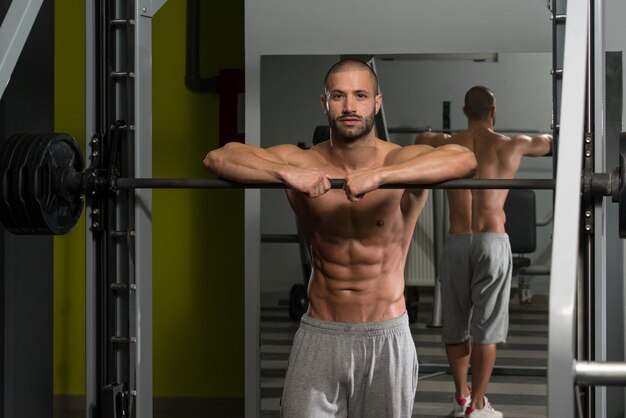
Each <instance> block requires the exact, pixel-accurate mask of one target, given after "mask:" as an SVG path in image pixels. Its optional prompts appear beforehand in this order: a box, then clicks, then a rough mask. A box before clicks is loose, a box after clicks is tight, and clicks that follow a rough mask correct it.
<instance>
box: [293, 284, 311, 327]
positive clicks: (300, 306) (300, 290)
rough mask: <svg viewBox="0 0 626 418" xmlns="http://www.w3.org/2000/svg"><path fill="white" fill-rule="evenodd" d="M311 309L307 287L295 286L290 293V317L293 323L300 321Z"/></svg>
mask: <svg viewBox="0 0 626 418" xmlns="http://www.w3.org/2000/svg"><path fill="white" fill-rule="evenodd" d="M308 308H309V298H308V295H307V292H306V287H304V285H302V284H294V285H293V286H292V287H291V291H290V292H289V317H290V318H291V320H292V321H299V320H300V318H301V317H302V315H304V313H305V312H306V310H307V309H308Z"/></svg>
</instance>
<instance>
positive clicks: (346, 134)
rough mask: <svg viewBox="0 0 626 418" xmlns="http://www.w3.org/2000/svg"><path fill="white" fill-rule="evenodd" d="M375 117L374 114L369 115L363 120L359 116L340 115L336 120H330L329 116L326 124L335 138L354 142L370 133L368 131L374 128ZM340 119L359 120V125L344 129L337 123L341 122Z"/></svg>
mask: <svg viewBox="0 0 626 418" xmlns="http://www.w3.org/2000/svg"><path fill="white" fill-rule="evenodd" d="M375 116H376V114H375V113H371V114H370V115H368V116H366V117H364V118H363V117H360V116H356V115H341V116H339V117H338V118H336V119H331V118H330V116H329V117H328V124H329V125H330V127H331V129H332V131H333V133H334V134H335V135H336V136H338V137H341V138H343V139H349V140H355V139H359V138H361V137H363V136H365V135H367V134H369V133H370V131H371V130H372V128H373V127H374V118H375ZM342 118H359V119H360V121H361V123H360V124H359V125H357V126H354V127H352V128H348V129H346V128H345V127H343V126H342V125H341V124H339V123H338V122H339V120H341V119H342Z"/></svg>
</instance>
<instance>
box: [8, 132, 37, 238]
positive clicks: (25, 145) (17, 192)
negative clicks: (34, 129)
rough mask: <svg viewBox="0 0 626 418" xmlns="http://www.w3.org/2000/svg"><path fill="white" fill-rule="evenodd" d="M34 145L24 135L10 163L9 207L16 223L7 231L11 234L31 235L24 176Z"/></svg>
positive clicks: (31, 140)
mask: <svg viewBox="0 0 626 418" xmlns="http://www.w3.org/2000/svg"><path fill="white" fill-rule="evenodd" d="M34 145H36V143H35V141H34V138H33V137H32V136H30V135H25V136H24V137H22V138H21V140H20V141H19V143H18V144H17V145H16V148H15V154H14V156H13V159H12V161H11V171H12V174H11V176H10V177H9V178H10V181H11V183H10V185H9V193H10V195H9V197H10V203H11V207H12V209H13V216H14V218H15V221H16V228H15V229H9V230H10V231H11V232H13V233H16V234H20V233H26V234H28V233H32V232H33V224H32V221H31V219H30V215H29V213H28V207H27V203H26V199H27V196H26V194H27V190H26V175H27V170H26V169H25V167H26V160H27V158H28V153H29V152H30V150H31V148H32V147H33V146H34Z"/></svg>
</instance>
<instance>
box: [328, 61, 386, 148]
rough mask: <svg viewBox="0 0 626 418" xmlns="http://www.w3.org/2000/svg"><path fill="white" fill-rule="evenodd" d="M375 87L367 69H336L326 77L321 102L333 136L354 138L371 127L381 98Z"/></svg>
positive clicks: (367, 131)
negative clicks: (326, 86) (324, 92)
mask: <svg viewBox="0 0 626 418" xmlns="http://www.w3.org/2000/svg"><path fill="white" fill-rule="evenodd" d="M374 88H375V86H374V80H373V78H372V75H371V74H370V73H369V72H368V71H367V70H350V71H339V72H336V73H334V74H332V75H331V76H330V77H329V79H328V91H327V92H326V94H325V95H323V96H322V105H323V106H324V112H325V113H326V116H327V117H328V124H329V125H330V127H331V129H332V131H333V134H334V135H335V136H337V137H341V138H344V139H349V140H355V139H358V138H361V137H363V136H365V135H367V134H369V133H370V132H371V131H372V128H373V127H374V117H375V115H376V113H378V110H379V109H380V102H381V96H380V95H379V94H376V91H375V90H374Z"/></svg>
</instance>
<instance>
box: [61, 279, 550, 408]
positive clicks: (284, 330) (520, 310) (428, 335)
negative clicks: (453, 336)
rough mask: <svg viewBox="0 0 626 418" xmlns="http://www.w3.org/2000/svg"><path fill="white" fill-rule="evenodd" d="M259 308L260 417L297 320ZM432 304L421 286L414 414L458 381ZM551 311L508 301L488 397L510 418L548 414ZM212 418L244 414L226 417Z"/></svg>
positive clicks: (538, 303) (277, 306)
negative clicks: (433, 323) (504, 337)
mask: <svg viewBox="0 0 626 418" xmlns="http://www.w3.org/2000/svg"><path fill="white" fill-rule="evenodd" d="M262 305H263V307H262V313H261V417H262V418H278V417H279V410H278V408H279V400H280V396H281V393H282V387H283V382H284V374H285V369H286V366H287V358H288V356H289V350H290V349H291V341H292V338H293V334H294V333H295V331H296V329H297V327H298V324H297V323H295V322H292V321H291V320H290V319H289V314H288V312H287V302H286V300H285V299H284V298H281V297H264V298H263V302H262ZM431 319H432V303H431V298H429V295H428V294H425V292H424V291H422V294H421V300H420V304H419V315H418V321H417V323H415V324H412V325H411V329H412V331H413V339H414V340H415V344H416V347H417V352H418V356H419V359H420V380H419V383H418V386H417V395H416V399H415V408H414V412H413V417H414V418H434V417H444V416H446V415H447V413H448V412H449V411H450V406H451V402H452V395H451V394H452V392H453V390H454V386H453V384H452V378H451V376H450V374H449V373H448V368H447V361H446V357H445V353H444V348H443V345H442V343H441V339H440V329H439V328H430V327H427V324H428V323H430V322H431ZM547 321H548V312H547V300H546V299H545V297H541V296H537V295H536V296H535V297H534V299H533V303H532V304H530V305H519V304H518V303H517V298H515V297H513V298H512V301H511V306H510V328H509V338H508V341H507V343H506V344H501V345H499V346H498V359H497V362H496V370H495V371H494V376H493V378H492V380H491V383H490V386H489V391H488V392H489V393H488V396H489V399H490V401H491V402H492V403H493V405H494V406H495V407H496V408H497V409H498V410H500V411H502V412H503V413H504V415H505V416H506V417H507V418H522V417H523V418H544V417H546V416H547V411H546V402H547V397H546V371H545V368H546V365H547V339H548V322H547ZM84 416H85V414H84V412H83V411H59V410H57V411H55V413H54V416H53V418H84ZM211 417H212V418H240V417H238V416H237V417H235V416H223V417H215V416H214V415H211ZM154 418H207V415H206V413H204V414H201V413H193V412H171V411H168V412H164V411H158V410H155V411H154Z"/></svg>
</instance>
